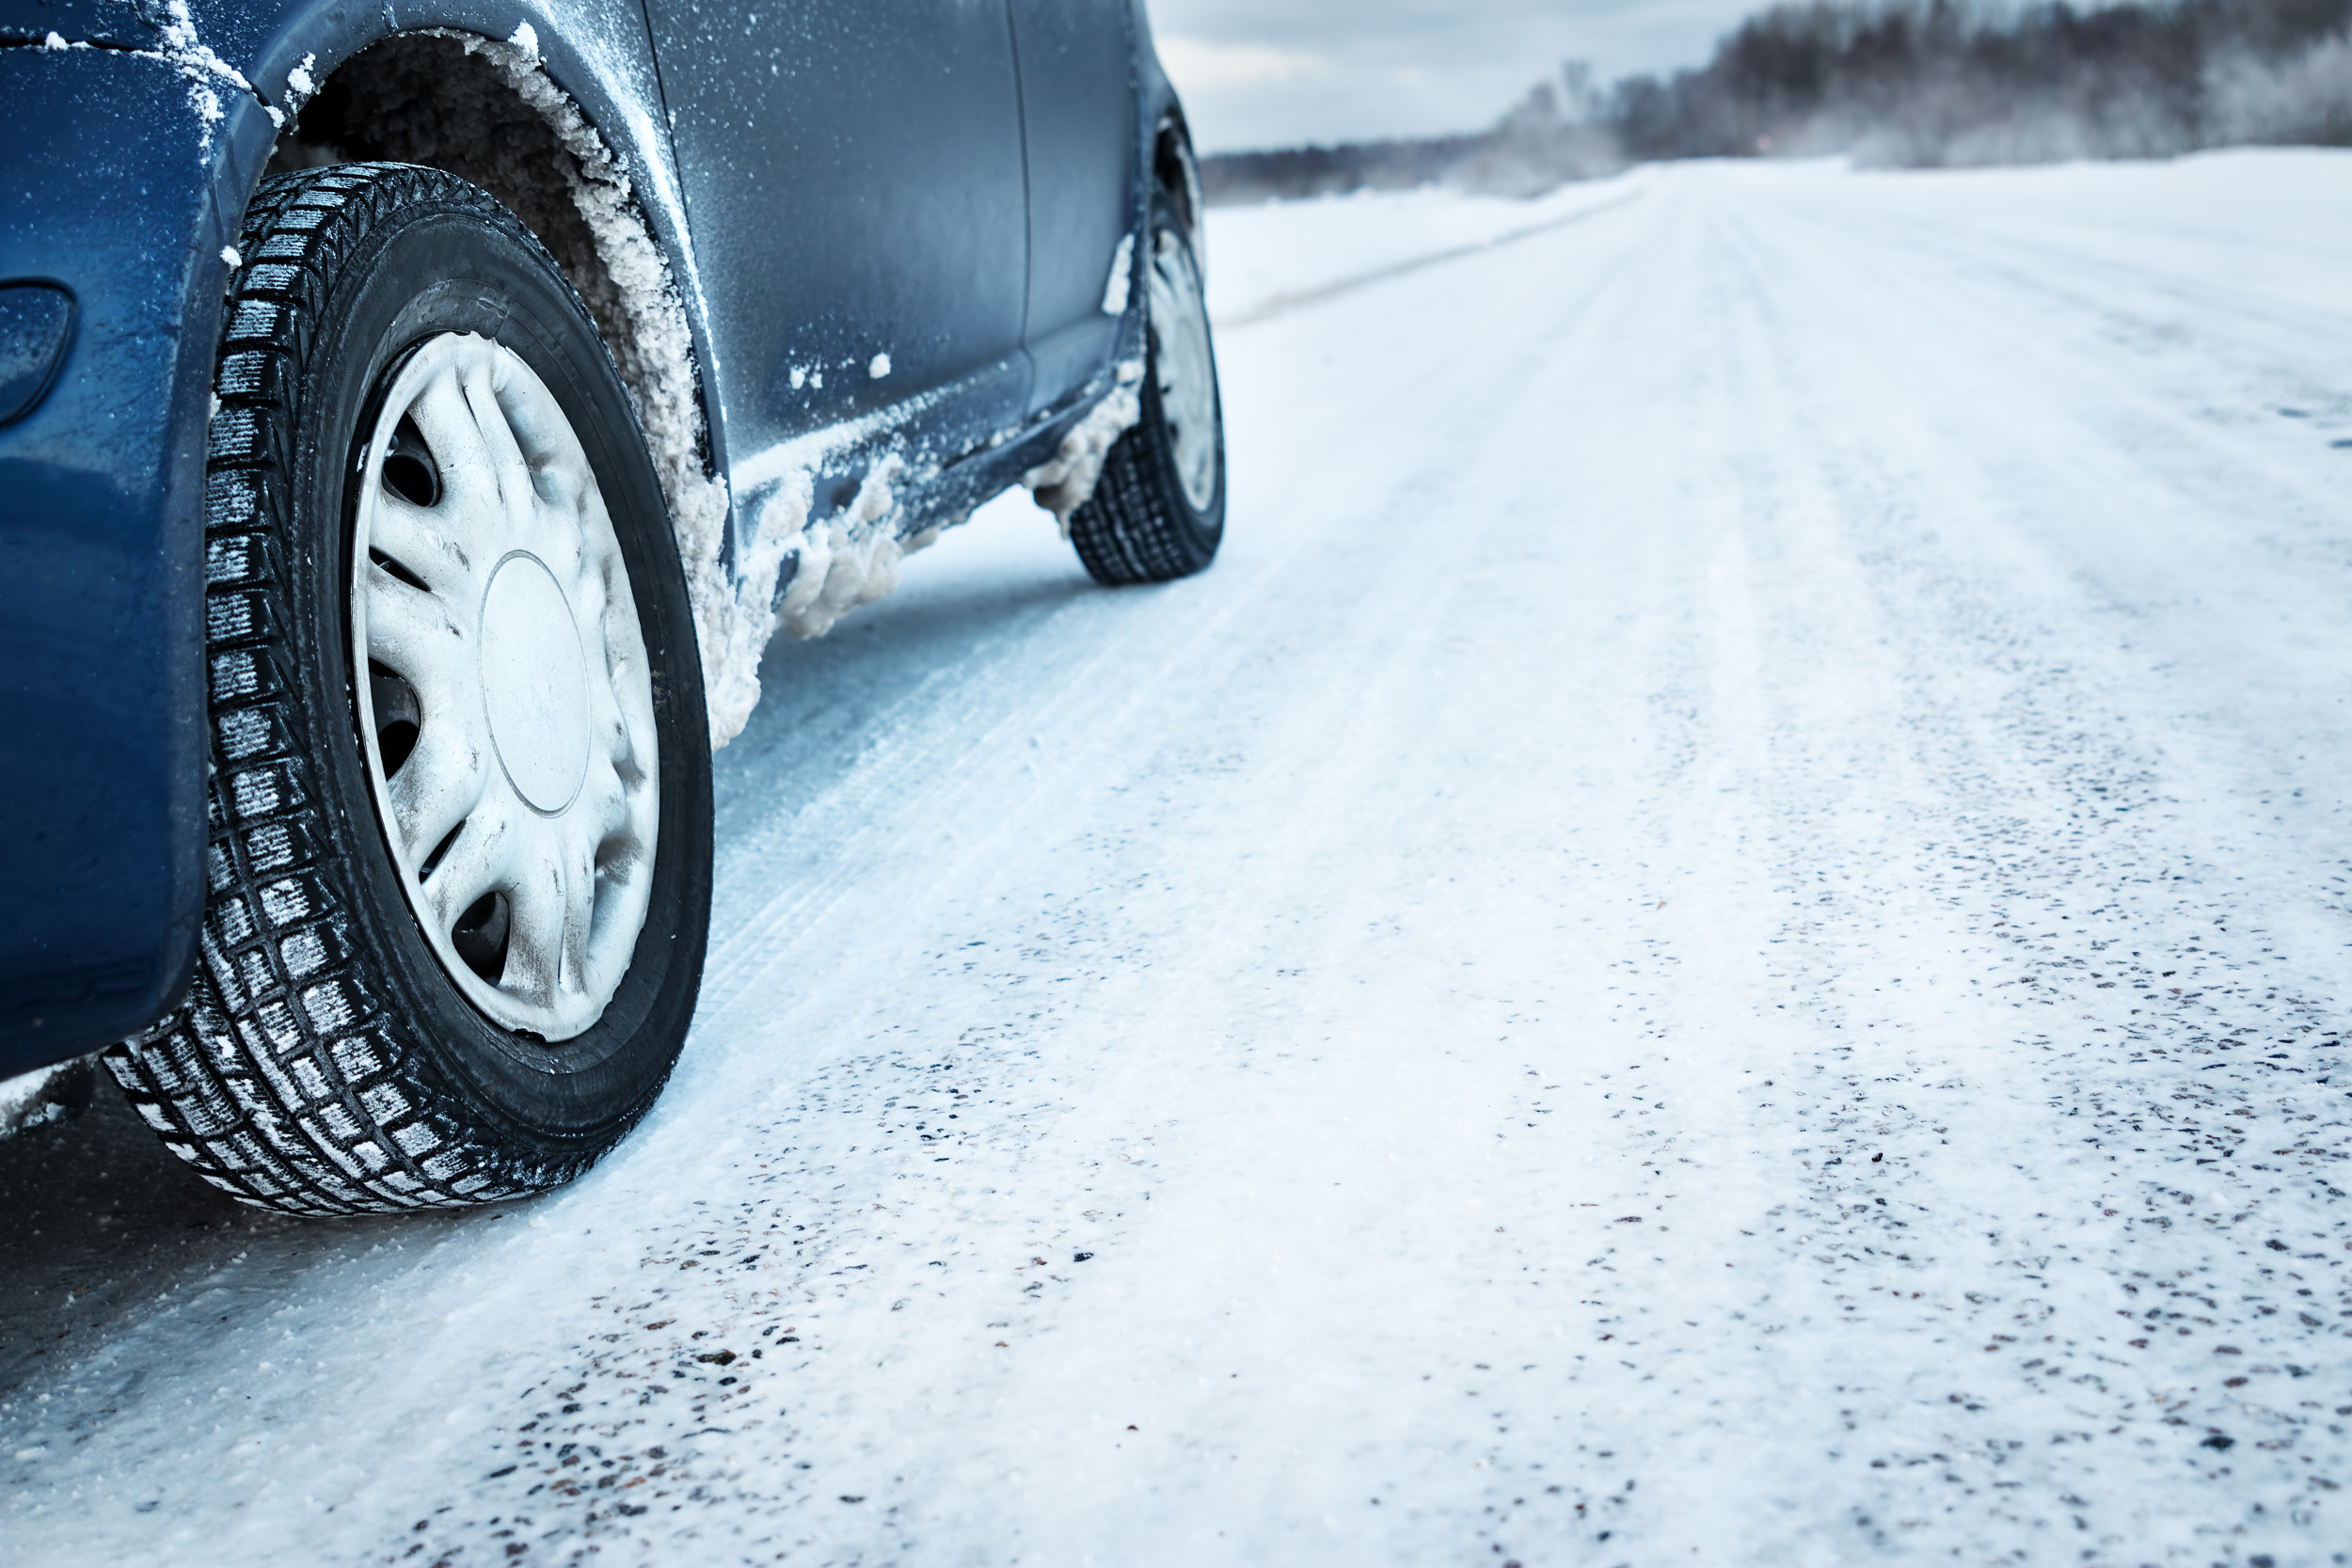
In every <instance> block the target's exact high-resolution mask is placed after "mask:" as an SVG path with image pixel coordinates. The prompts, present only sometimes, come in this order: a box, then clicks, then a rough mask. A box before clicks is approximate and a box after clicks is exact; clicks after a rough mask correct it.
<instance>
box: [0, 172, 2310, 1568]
mask: <svg viewBox="0 0 2352 1568" xmlns="http://www.w3.org/2000/svg"><path fill="white" fill-rule="evenodd" d="M1578 203H1581V204H1582V206H1581V207H1577V204H1578ZM1443 205H1444V203H1443V201H1442V200H1441V199H1440V198H1431V197H1415V198H1397V199H1395V200H1394V201H1393V203H1392V204H1391V203H1385V202H1382V201H1370V202H1347V201H1343V202H1330V203H1322V204H1312V205H1308V206H1303V207H1295V208H1287V209H1276V210H1267V211H1259V212H1237V213H1231V214H1219V215H1218V217H1217V218H1216V229H1215V230H1214V232H1213V235H1212V239H1213V244H1214V248H1213V250H1212V265H1213V268H1214V269H1215V271H1214V273H1213V276H1216V277H1219V278H1220V279H1226V278H1228V277H1231V278H1238V279H1241V280H1242V285H1243V287H1244V293H1247V289H1248V288H1256V289H1258V290H1259V291H1260V293H1259V294H1258V295H1257V296H1256V297H1255V298H1254V299H1253V298H1250V297H1242V296H1237V295H1235V294H1234V293H1232V292H1231V290H1227V292H1226V293H1221V294H1220V300H1221V302H1222V308H1223V309H1225V311H1226V312H1227V314H1228V316H1229V318H1231V317H1234V316H1240V315H1249V314H1253V313H1254V316H1255V320H1254V323H1253V325H1247V326H1235V327H1233V328H1232V329H1231V330H1229V331H1228V332H1227V333H1226V335H1225V337H1224V339H1223V341H1222V342H1221V344H1220V347H1221V350H1222V353H1223V359H1224V369H1225V374H1226V377H1227V388H1228V394H1227V395H1228V400H1229V402H1228V407H1229V418H1230V420H1231V422H1232V492H1233V496H1234V501H1233V508H1232V533H1231V538H1230V541H1229V543H1228V546H1227V548H1226V551H1225V555H1224V558H1223V559H1222V560H1221V561H1220V562H1218V563H1217V566H1216V569H1215V570H1214V571H1212V572H1210V573H1209V574H1207V575H1206V576H1204V577H1201V578H1197V579H1195V580H1193V581H1189V582H1185V583H1182V584H1178V585H1175V586H1172V587H1169V588H1166V589H1161V590H1152V591H1143V590H1136V591H1128V592H1121V593H1106V592H1102V591H1098V590H1096V589H1094V588H1092V587H1090V586H1089V585H1088V583H1087V582H1086V581H1085V579H1084V578H1082V576H1081V575H1080V573H1079V571H1078V568H1077V566H1076V564H1075V562H1073V560H1072V558H1071V557H1070V555H1069V554H1068V552H1067V550H1066V549H1065V548H1064V547H1063V546H1061V545H1060V544H1059V543H1058V542H1057V540H1055V539H1054V538H1053V537H1052V529H1051V526H1050V524H1049V523H1048V522H1047V521H1046V519H1044V517H1043V516H1042V515H1040V514H1037V513H1036V512H1034V511H1033V510H1031V509H1029V508H1027V506H1026V505H1025V502H1022V501H1018V500H1016V501H1015V502H1012V503H1009V504H1008V505H1007V506H1004V507H1001V508H996V509H993V510H992V511H991V512H990V513H988V514H987V515H984V516H983V517H981V518H980V519H979V520H978V521H977V523H976V524H975V526H974V527H973V528H971V529H970V530H968V531H965V532H964V533H962V534H961V535H956V536H951V537H950V538H949V539H948V540H947V541H946V543H945V544H943V545H942V546H940V547H939V549H938V550H937V551H936V552H935V554H933V555H931V556H928V557H926V558H924V559H923V560H921V561H918V562H914V563H913V564H912V565H911V567H910V569H909V574H908V575H909V579H910V580H909V585H908V587H907V588H906V589H905V590H904V592H903V593H902V594H900V595H899V596H898V598H896V599H895V600H893V601H891V602H889V603H888V604H886V605H884V606H882V607H880V608H879V609H877V610H874V611H871V612H869V613H866V615H865V616H864V617H863V619H861V620H854V621H851V622H850V623H849V624H847V625H846V626H844V627H843V628H842V629H841V630H840V631H839V632H837V633H835V634H834V636H833V637H832V638H830V639H828V640H826V641H821V642H817V643H812V644H800V645H787V646H783V647H779V648H778V649H776V650H775V651H774V652H773V653H772V654H771V657H769V659H768V661H767V666H766V671H765V674H764V679H765V681H766V683H767V689H768V691H769V693H770V695H769V697H768V699H767V701H766V703H765V704H764V705H763V706H762V707H761V709H760V710H759V712H758V714H757V715H756V716H755V718H754V720H753V721H752V727H751V729H750V730H749V731H748V732H747V733H746V734H745V735H744V736H743V737H742V738H741V739H740V740H739V741H738V742H736V744H735V745H734V746H732V747H730V748H729V749H728V750H727V751H726V752H723V753H722V754H721V756H720V758H719V763H720V774H719V802H720V814H721V827H720V856H721V869H720V887H719V895H718V905H717V915H716V930H717V933H718V934H717V938H716V945H715V948H714V952H713V956H712V962H711V967H710V974H709V981H708V985H707V991H706V996H705V1001H704V1004H703V1007H702V1011H701V1014H700V1016H699V1020H698V1022H697V1024H696V1027H695V1032H694V1036H693V1038H692V1040H691V1044H690V1045H689V1047H688V1051H687V1055H686V1060H685V1063H684V1065H683V1067H682V1068H681V1069H680V1071H679V1073H678V1076H677V1079H676V1081H675V1084H674V1085H672V1087H671V1090H670V1093H669V1095H668V1097H667V1098H666V1099H665V1100H664V1101H663V1102H662V1104H661V1107H660V1110H659V1112H658V1113H657V1114H656V1116H655V1117H654V1118H653V1119H652V1121H651V1122H650V1123H649V1124H648V1125H647V1126H646V1127H645V1128H644V1131H643V1132H641V1133H639V1135H638V1136H637V1137H636V1138H635V1139H634V1140H633V1141H632V1142H630V1143H629V1144H628V1146H627V1147H626V1148H624V1149H623V1150H622V1151H621V1153H620V1154H619V1155H618V1156H617V1157H616V1158H614V1159H613V1160H612V1161H611V1162H609V1163H608V1164H606V1165H605V1166H604V1167H603V1168H602V1169H600V1170H599V1171H597V1172H596V1173H595V1174H594V1175H593V1176H592V1177H590V1178H589V1179H588V1180H584V1181H582V1182H580V1184H579V1185H578V1186H577V1187H575V1188H573V1189H572V1190H570V1191H568V1192H564V1193H562V1194H560V1195H557V1196H552V1197H549V1198H548V1199H546V1200H544V1201H541V1202H536V1203H532V1204H524V1205H515V1206H510V1207H505V1208H501V1209H499V1210H496V1211H492V1212H475V1213H467V1214H456V1215H443V1216H427V1217H422V1218H417V1219H413V1220H403V1221H396V1222H385V1221H374V1222H368V1223H361V1224H337V1225H315V1224H313V1225H302V1224H294V1223H291V1222H283V1221H278V1220H274V1219H270V1218H266V1217H261V1216H255V1215H251V1214H247V1213H245V1212H240V1211H233V1210H230V1209H229V1208H227V1207H226V1206H224V1205H223V1204H221V1203H219V1202H218V1201H216V1200H215V1199H214V1198H213V1197H212V1196H211V1195H210V1194H209V1193H208V1192H206V1191H205V1190H204V1189H202V1188H200V1187H199V1186H198V1184H197V1183H195V1182H194V1181H193V1180H190V1179H188V1178H186V1177H184V1176H183V1175H181V1174H180V1173H179V1172H178V1171H177V1169H176V1168H175V1167H174V1166H173V1165H172V1164H171V1163H170V1162H169V1160H168V1159H167V1157H166V1156H165V1155H164V1154H163V1153H162V1152H161V1151H160V1150H159V1148H157V1147H156V1145H155V1144H154V1142H153V1140H152V1139H151V1138H149V1137H148V1136H147V1135H146V1134H145V1133H144V1132H143V1131H141V1130H140V1129H139V1128H138V1127H136V1126H135V1124H132V1123H130V1122H128V1120H127V1119H126V1117H124V1116H123V1115H122V1114H121V1112H120V1110H119V1106H105V1105H102V1107H101V1109H100V1111H99V1112H97V1113H94V1114H93V1115H92V1116H90V1117H85V1118H84V1119H83V1120H81V1121H80V1122H77V1123H74V1124H72V1125H69V1126H65V1127H58V1128H50V1129H44V1130H42V1131H40V1132H36V1133H33V1134H29V1135H28V1136H27V1137H25V1138H24V1139H21V1140H18V1141H16V1142H14V1143H12V1144H8V1145H4V1146H0V1207H4V1208H5V1212H7V1214H8V1228H7V1230H6V1232H5V1241H0V1247H5V1258H6V1264H5V1270H0V1273H4V1274H5V1285H4V1286H0V1314H4V1316H0V1323H5V1331H4V1332H5V1351H4V1353H0V1560H6V1561H8V1562H9V1563H41V1564H50V1563H89V1562H99V1561H103V1562H109V1563H168V1564H215V1563H217V1564H253V1563H288V1564H295V1563H299V1564H313V1563H366V1562H379V1561H382V1562H415V1563H420V1564H423V1563H436V1562H442V1561H449V1562H453V1563H461V1564H463V1563H478V1564H490V1563H504V1562H508V1561H522V1562H527V1563H554V1562H573V1561H587V1560H593V1561H596V1562H598V1563H606V1564H638V1563H646V1564H660V1565H678V1564H728V1563H735V1562H739V1561H741V1562H767V1561H786V1562H796V1563H803V1562H804V1563H811V1564H816V1563H865V1564H884V1563H905V1564H973V1565H998V1564H1014V1563H1019V1564H1078V1563H1086V1562H1095V1563H1104V1564H1171V1565H1179V1564H1200V1563H1222V1562H1236V1563H1268V1564H1284V1565H1288V1564H1323V1563H1328V1564H1366V1563H1398V1564H1416V1565H1420V1564H1442V1563H1459V1564H1470V1563H1493V1564H1498V1565H1500V1564H1503V1563H1509V1562H1518V1563H1523V1564H1526V1565H1528V1568H1536V1565H1549V1564H1579V1563H1591V1564H1613V1563H1619V1562H1623V1563H1629V1564H1656V1563H1669V1562H1672V1563H1686V1562H1716V1563H1725V1564H1744V1563H1778V1562H1790V1563H1812V1562H1823V1563H1828V1562H1860V1561H1870V1560H1880V1559H1883V1558H1885V1557H1888V1556H1891V1555H1897V1554H1907V1555H1909V1556H1911V1557H1915V1558H1916V1559H1918V1560H1957V1561H1961V1562H1968V1563H1981V1562H1987V1561H1992V1560H2012V1558H2013V1559H2014V1560H2026V1561H2032V1562H2059V1561H2066V1562H2074V1561H2078V1560H2089V1561H2093V1562H2100V1563H2141V1562H2150V1563H2184V1564H2205V1563H2226V1564H2231V1565H2233V1568H2236V1565H2245V1568H2261V1565H2262V1564H2265V1563H2268V1564H2273V1565H2276V1568H2285V1565H2289V1564H2316V1563H2336V1562H2343V1561H2344V1560H2345V1556H2344V1554H2345V1553H2346V1551H2347V1550H2348V1549H2352V1493H2347V1492H2346V1491H2344V1490H2343V1488H2347V1487H2352V1437H2347V1434H2346V1433H2347V1428H2352V1354H2348V1353H2347V1347H2348V1346H2352V1339H2348V1338H2347V1335H2352V1293H2348V1292H2347V1278H2348V1275H2352V1251H2348V1250H2347V1247H2352V1224H2347V1220H2352V1200H2347V1199H2346V1197H2345V1196H2344V1188H2345V1187H2346V1186H2352V1181H2347V1180H2346V1178H2347V1176H2352V1170H2347V1168H2346V1164H2345V1159H2346V1154H2347V1151H2348V1149H2352V1145H2348V1143H2347V1128H2348V1127H2352V1116H2347V1102H2346V1095H2347V1091H2352V1066H2347V1065H2346V1063H2345V1061H2344V1058H2345V1057H2347V1056H2352V1048H2347V1047H2345V1046H2344V1045H2343V1044H2342V1043H2341V1042H2342V1041H2343V1039H2344V1033H2343V1031H2344V1028H2345V1026H2346V1022H2347V1020H2346V1017H2345V1010H2344V1004H2345V1000H2346V994H2347V982H2352V950H2348V949H2347V939H2352V912H2347V911H2346V908H2345V902H2346V894H2347V892H2352V882H2347V880H2346V878H2347V876H2352V870H2348V869H2347V858H2348V857H2347V847H2352V813H2347V811H2346V803H2347V798H2348V792H2352V706H2347V704H2346V695H2347V691H2348V690H2352V617H2347V614H2346V610H2347V607H2348V606H2352V499H2348V498H2352V281H2348V280H2352V156H2346V155H2343V154H2305V153H2268V154H2257V155H2236V156H2224V157H2211V158H2201V159H2196V160H2192V161H2188V162H2185V163H2179V164H2172V165H2161V166H2128V167H2127V166H2110V167H2092V168H2062V169H2051V170H2042V171H2028V172H2010V173H1994V174H1969V175H1910V176H1856V175H1849V174H1847V173H1845V172H1843V171H1842V170H1840V169H1837V168H1836V167H1831V166H1742V167H1708V166H1685V167H1678V168H1669V169H1664V170H1655V171H1649V172H1645V173H1643V174H1640V175H1637V176H1635V177H1633V178H1632V179H1629V180H1628V181H1625V182H1615V183H1614V184H1613V185H1612V186H1610V187H1588V188H1585V189H1583V190H1581V191H1580V192H1574V193H1567V194H1566V195H1565V196H1563V197H1562V198H1555V201H1554V203H1553V204H1551V205H1550V206H1548V207H1544V208H1542V210H1541V211H1540V212H1534V211H1532V210H1530V209H1517V210H1513V211H1505V212H1500V213H1494V212H1488V213H1486V215H1485V216H1483V217H1482V216H1479V215H1477V214H1476V213H1473V212H1471V211H1470V209H1469V208H1467V207H1466V208H1465V209H1464V210H1462V211H1459V212H1455V213H1454V214H1453V216H1452V217H1451V218H1448V219H1447V220H1446V221H1444V222H1438V221H1436V220H1435V219H1433V218H1431V217H1430V216H1429V214H1430V213H1431V211H1432V210H1433V208H1442V207H1443ZM1571 208H1576V210H1575V211H1573V212H1572V211H1570V209H1571ZM1480 211H1484V209H1480ZM1384 213H1387V214H1392V215H1393V220H1394V223H1395V224H1396V225H1398V226H1404V227H1405V230H1406V231H1405V232H1403V233H1402V234H1400V233H1397V232H1389V233H1387V234H1386V236H1385V237H1384V238H1382V239H1381V242H1380V243H1379V244H1378V245H1366V244H1364V243H1363V242H1362V240H1361V236H1363V235H1364V234H1366V233H1371V232H1377V231H1379V230H1380V229H1381V225H1382V224H1383V223H1384V222H1385V221H1387V220H1385V219H1384V218H1383V217H1382V216H1381V214H1384ZM1531 216H1533V217H1542V218H1545V219H1546V221H1549V218H1551V217H1558V218H1564V219H1572V221H1562V222H1558V223H1556V224H1553V225H1552V226H1551V227H1549V228H1544V229H1541V230H1540V231H1538V232H1534V233H1532V234H1524V235H1522V236H1521V237H1518V238H1516V239H1510V240H1507V241H1506V242H1505V243H1501V244H1496V245H1486V247H1485V248H1473V249H1470V250H1469V251H1468V252H1467V253H1465V254H1463V255H1461V256H1459V257H1457V258H1456V259H1454V260H1453V261H1447V262H1444V263H1442V264H1438V265H1431V266H1424V267H1418V268H1408V269H1405V270H1399V263H1400V261H1406V260H1409V259H1410V257H1411V256H1412V255H1413V254H1415V244H1414V241H1413V236H1412V232H1411V228H1412V226H1416V225H1421V226H1425V227H1426V228H1427V229H1428V230H1429V232H1428V233H1427V235H1426V239H1427V242H1428V247H1429V248H1430V249H1438V250H1442V249H1449V248H1461V247H1464V246H1467V245H1472V244H1473V242H1475V243H1478V244H1483V243H1484V240H1486V239H1488V238H1494V237H1496V236H1500V235H1503V234H1505V233H1508V232H1511V231H1515V230H1521V229H1525V228H1527V227H1529V223H1530V219H1531ZM1372 273H1379V274H1382V275H1383V276H1382V277H1379V278H1378V279H1376V280H1374V281H1368V282H1364V283H1362V284H1361V285H1360V286H1354V287H1345V288H1332V287H1328V286H1327V285H1332V284H1339V283H1343V282H1346V281H1347V280H1349V279H1351V278H1355V277H1359V276H1361V275H1366V274H1372ZM1253 278H1254V279H1255V280H1256V281H1255V282H1254V283H1252V282H1251V281H1250V280H1251V279H1253ZM1219 286H1220V288H1221V289H1225V288H1226V285H1225V284H1224V283H1222V282H1221V283H1220V285H1219ZM1302 292H1304V293H1311V294H1312V296H1313V297H1312V298H1311V299H1309V300H1307V301H1306V302H1304V303H1298V304H1295V305H1290V306H1284V307H1282V308H1280V309H1261V307H1263V306H1265V305H1266V304H1267V302H1268V301H1270V300H1273V299H1275V296H1277V295H1280V294H1285V293H1287V294H1293V295H1295V294H1299V293H1302Z"/></svg>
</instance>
